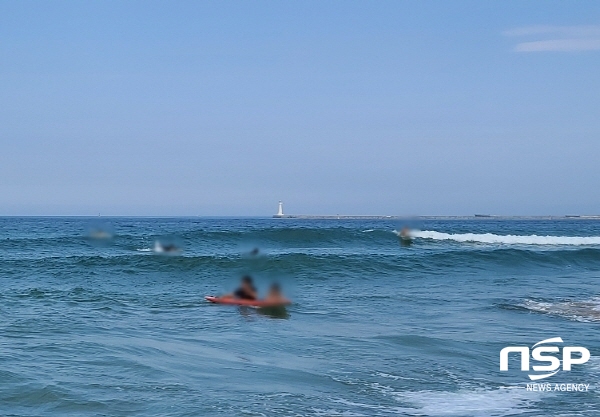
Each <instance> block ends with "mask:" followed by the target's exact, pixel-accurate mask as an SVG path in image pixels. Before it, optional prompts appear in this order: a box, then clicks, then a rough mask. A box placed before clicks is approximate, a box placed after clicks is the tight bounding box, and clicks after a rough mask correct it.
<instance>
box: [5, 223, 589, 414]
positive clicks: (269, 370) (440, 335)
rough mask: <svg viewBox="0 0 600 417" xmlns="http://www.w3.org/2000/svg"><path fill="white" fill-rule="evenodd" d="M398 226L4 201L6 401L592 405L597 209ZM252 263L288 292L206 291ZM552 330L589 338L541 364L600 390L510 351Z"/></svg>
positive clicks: (241, 409) (415, 407) (497, 408)
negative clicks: (270, 302)
mask: <svg viewBox="0 0 600 417" xmlns="http://www.w3.org/2000/svg"><path fill="white" fill-rule="evenodd" d="M402 226H403V224H401V223H400V222H399V221H398V220H396V219H388V220H301V219H266V218H264V219H261V218H245V219H233V218H219V219H217V218H213V219H208V218H66V217H65V218H33V217H29V218H12V217H4V218H0V317H1V321H0V364H1V366H0V415H2V416H238V415H240V416H481V417H487V416H516V415H519V416H549V415H552V416H595V415H600V387H599V386H598V384H597V381H598V378H599V377H600V338H599V337H598V331H599V330H600V291H599V290H598V283H599V281H600V222H599V221H595V220H583V219H562V220H516V219H503V220H500V219H493V218H486V219H469V220H464V219H463V220H461V219H456V220H436V219H423V220H419V221H418V222H417V221H415V223H414V224H411V226H412V227H414V228H415V229H418V231H417V232H415V234H414V236H415V238H414V240H413V242H412V244H403V243H402V242H401V240H400V239H399V238H398V236H397V234H396V233H394V231H395V230H399V229H400V228H401V227H402ZM156 242H161V243H162V244H170V245H175V246H177V247H178V248H180V249H181V251H180V252H176V253H172V254H165V253H157V252H156V251H155V246H156ZM254 248H258V249H259V252H258V254H257V255H251V251H252V250H253V249H254ZM243 274H250V275H252V276H253V277H254V279H255V280H256V283H257V286H258V289H259V291H260V292H261V294H264V293H265V291H266V289H267V287H268V285H269V284H270V283H271V282H274V281H277V282H280V283H281V284H282V286H283V288H284V291H285V293H286V294H287V295H288V296H289V297H290V298H292V299H293V301H294V304H293V305H292V306H290V307H289V308H287V310H286V311H261V310H255V309H251V308H237V307H231V306H218V305H212V304H209V303H207V302H206V301H205V300H204V296H205V295H212V294H220V293H224V292H228V291H231V290H232V289H233V288H235V286H236V285H237V282H238V280H239V278H240V276H242V275H243ZM552 337H561V338H562V339H563V340H564V344H565V346H584V347H586V348H587V349H589V351H590V352H591V355H592V356H591V359H590V361H589V362H588V363H586V364H584V365H579V366H575V367H574V368H573V370H572V371H571V372H559V373H558V374H556V375H554V376H552V377H551V378H549V379H547V380H544V381H542V382H548V383H552V384H555V383H586V384H590V386H589V391H588V392H555V391H551V392H531V391H527V390H526V385H527V383H528V382H531V381H529V379H528V378H527V373H526V372H521V371H519V369H518V365H519V364H518V361H517V359H516V357H515V358H512V359H511V362H510V365H511V369H510V370H509V371H508V372H500V371H499V352H500V350H501V349H502V348H504V347H506V346H521V345H522V346H529V347H531V346H532V345H533V344H535V343H537V342H539V341H541V340H543V339H548V338H552Z"/></svg>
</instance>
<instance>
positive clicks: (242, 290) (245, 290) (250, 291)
mask: <svg viewBox="0 0 600 417" xmlns="http://www.w3.org/2000/svg"><path fill="white" fill-rule="evenodd" d="M231 296H233V297H234V298H239V299H242V300H256V299H257V298H258V296H257V291H256V288H255V287H254V284H253V282H252V277H250V276H248V275H246V276H244V277H243V278H242V282H241V283H240V287H239V288H238V289H237V290H235V291H234V292H233V294H231Z"/></svg>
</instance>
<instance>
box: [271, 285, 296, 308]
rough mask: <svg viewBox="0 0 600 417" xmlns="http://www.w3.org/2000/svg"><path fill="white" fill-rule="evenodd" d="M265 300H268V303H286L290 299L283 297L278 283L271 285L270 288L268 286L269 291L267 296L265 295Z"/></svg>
mask: <svg viewBox="0 0 600 417" xmlns="http://www.w3.org/2000/svg"><path fill="white" fill-rule="evenodd" d="M265 301H268V302H270V303H281V304H288V303H289V302H290V300H288V299H287V298H285V297H284V296H283V294H282V293H281V286H280V285H279V284H272V285H271V288H269V292H268V293H267V296H266V297H265Z"/></svg>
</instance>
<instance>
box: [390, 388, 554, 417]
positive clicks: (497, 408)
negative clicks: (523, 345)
mask: <svg viewBox="0 0 600 417" xmlns="http://www.w3.org/2000/svg"><path fill="white" fill-rule="evenodd" d="M545 395H551V394H548V393H540V392H530V391H526V390H525V389H524V388H523V387H510V388H509V387H507V388H499V389H488V390H484V389H477V390H459V391H456V392H450V391H406V392H400V393H396V395H395V397H396V399H398V400H400V401H402V402H407V403H409V404H412V405H414V406H415V407H417V408H418V415H424V416H470V417H491V416H495V417H501V416H507V415H515V414H521V413H525V412H531V406H532V404H533V403H535V402H538V401H540V400H541V399H542V397H543V396H545ZM413 412H414V411H413Z"/></svg>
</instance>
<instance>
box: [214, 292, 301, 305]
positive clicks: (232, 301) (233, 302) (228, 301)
mask: <svg viewBox="0 0 600 417" xmlns="http://www.w3.org/2000/svg"><path fill="white" fill-rule="evenodd" d="M204 298H206V301H209V302H211V303H215V304H226V305H231V306H247V307H259V308H260V307H282V306H286V305H288V304H291V302H290V301H286V302H283V303H281V302H278V303H276V302H272V301H262V300H242V299H240V298H229V297H228V298H221V297H212V296H210V295H207V296H206V297H204Z"/></svg>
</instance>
